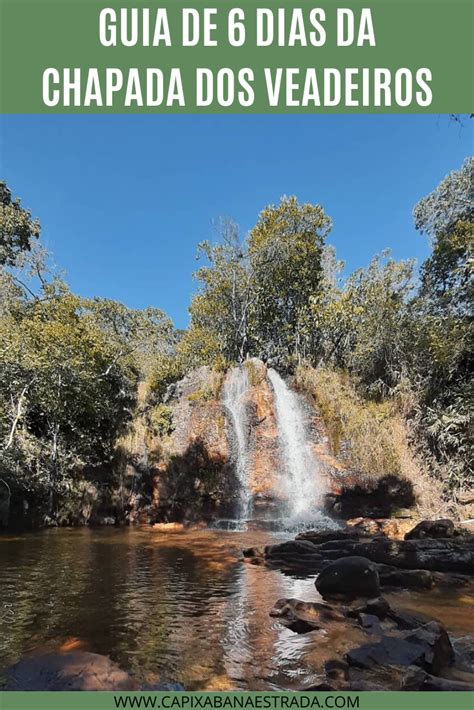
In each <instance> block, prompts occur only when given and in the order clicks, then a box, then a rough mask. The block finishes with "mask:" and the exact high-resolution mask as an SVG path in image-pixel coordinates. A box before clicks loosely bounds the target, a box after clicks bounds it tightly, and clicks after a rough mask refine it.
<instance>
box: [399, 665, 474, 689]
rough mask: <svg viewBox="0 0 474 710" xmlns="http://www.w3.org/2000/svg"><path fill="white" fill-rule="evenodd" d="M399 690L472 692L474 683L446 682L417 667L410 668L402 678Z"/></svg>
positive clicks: (445, 679)
mask: <svg viewBox="0 0 474 710" xmlns="http://www.w3.org/2000/svg"><path fill="white" fill-rule="evenodd" d="M400 689H401V690H410V691H415V690H427V691H440V690H441V691H443V690H444V691H464V692H466V691H472V690H474V683H464V682H462V681H459V680H448V679H447V678H438V677H436V676H434V675H430V673H427V672H426V671H424V670H423V669H422V668H419V667H418V666H410V667H409V668H408V669H407V672H406V673H405V675H404V676H403V678H402V682H401V687H400Z"/></svg>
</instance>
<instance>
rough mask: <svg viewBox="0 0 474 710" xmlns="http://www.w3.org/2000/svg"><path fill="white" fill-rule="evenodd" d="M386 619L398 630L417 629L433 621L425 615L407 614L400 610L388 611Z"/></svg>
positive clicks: (419, 613)
mask: <svg viewBox="0 0 474 710" xmlns="http://www.w3.org/2000/svg"><path fill="white" fill-rule="evenodd" d="M387 616H388V618H389V619H390V620H391V621H393V622H394V623H395V624H396V625H397V626H398V628H399V629H405V630H408V629H417V628H419V627H420V626H424V625H425V624H429V623H430V621H433V619H432V618H431V617H429V616H427V615H426V614H422V613H421V612H417V613H416V614H414V613H413V612H408V611H404V610H400V609H390V611H389V612H388V614H387Z"/></svg>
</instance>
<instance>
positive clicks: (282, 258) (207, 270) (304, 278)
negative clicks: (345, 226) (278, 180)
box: [179, 197, 331, 364]
mask: <svg viewBox="0 0 474 710" xmlns="http://www.w3.org/2000/svg"><path fill="white" fill-rule="evenodd" d="M330 228H331V221H330V219H329V218H328V217H327V216H326V215H325V213H324V211H323V209H322V208H321V207H320V206H319V205H316V206H314V205H310V204H303V205H301V204H299V202H298V201H297V199H296V198H295V197H284V198H282V200H281V202H280V204H279V205H277V206H274V205H271V206H269V207H267V208H266V209H265V210H263V212H262V213H261V214H260V216H259V219H258V222H257V224H256V226H255V227H254V229H253V230H252V231H251V232H250V234H249V235H248V238H247V239H246V240H245V241H244V242H243V243H242V242H241V240H240V239H239V235H238V229H237V227H236V225H235V224H234V223H233V222H231V221H229V220H226V221H224V222H223V223H222V224H221V237H222V239H221V241H220V242H219V243H218V244H217V245H214V246H213V245H211V244H209V243H208V242H204V243H202V244H201V245H200V248H199V256H201V257H204V258H205V259H206V265H205V266H203V267H201V268H200V269H199V270H198V271H197V273H196V274H195V276H196V278H197V280H198V282H199V284H200V288H199V292H198V293H197V295H196V296H195V297H194V298H193V301H192V303H191V308H190V314H191V325H190V329H189V331H188V333H187V334H186V335H185V336H184V338H183V340H182V342H181V344H180V348H179V349H180V350H181V352H182V353H183V356H184V357H185V359H186V357H190V358H191V362H192V363H193V364H196V363H197V362H200V363H206V364H209V363H212V362H214V361H215V360H216V358H218V357H220V358H221V359H223V360H224V361H228V362H242V361H243V360H244V359H245V358H246V357H247V356H252V355H257V356H259V357H264V358H266V359H269V358H272V359H274V360H275V359H276V360H278V361H280V362H281V363H282V364H285V363H286V362H287V361H289V360H291V359H292V358H300V357H301V356H302V355H303V353H304V347H305V345H304V344H305V342H306V339H307V337H308V334H307V332H306V330H305V328H306V327H307V322H306V321H307V315H308V313H309V310H310V300H311V297H312V296H313V295H314V294H315V293H316V292H317V291H318V289H319V288H320V287H321V283H322V266H321V258H322V254H323V245H324V239H325V237H326V235H327V234H328V233H329V230H330Z"/></svg>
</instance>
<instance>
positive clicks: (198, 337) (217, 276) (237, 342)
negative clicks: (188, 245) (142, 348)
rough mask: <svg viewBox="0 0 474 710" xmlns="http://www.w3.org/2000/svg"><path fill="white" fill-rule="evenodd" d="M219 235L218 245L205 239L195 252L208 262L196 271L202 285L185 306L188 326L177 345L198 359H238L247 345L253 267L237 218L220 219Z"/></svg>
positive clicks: (241, 359) (208, 360)
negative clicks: (187, 312)
mask: <svg viewBox="0 0 474 710" xmlns="http://www.w3.org/2000/svg"><path fill="white" fill-rule="evenodd" d="M219 236H220V242H219V243H218V244H216V245H211V244H210V243H209V242H207V241H205V242H202V243H201V244H200V245H199V247H198V257H199V258H202V257H204V258H205V259H206V261H207V263H206V265H204V266H202V267H201V268H200V269H199V270H198V271H197V272H196V274H195V278H196V279H197V281H198V282H199V284H200V287H199V291H198V293H197V294H196V296H194V298H193V300H192V303H191V307H190V309H189V312H190V314H191V324H190V329H189V332H188V334H186V335H185V337H184V338H183V341H182V343H181V345H180V350H181V352H182V353H183V355H185V354H187V355H190V356H192V355H193V351H194V353H195V355H199V358H200V359H201V361H202V362H210V361H211V360H214V359H215V358H216V357H218V356H221V357H223V358H224V359H226V360H228V361H229V362H232V361H233V362H242V361H243V360H244V359H245V357H246V355H247V354H248V353H249V351H250V348H251V344H250V335H249V311H250V304H251V299H252V296H253V281H252V272H251V268H250V266H249V260H248V255H247V251H246V245H245V244H242V242H241V240H240V237H239V230H238V226H237V225H236V224H235V222H233V221H232V220H230V219H223V220H221V221H220V223H219ZM191 344H192V345H191Z"/></svg>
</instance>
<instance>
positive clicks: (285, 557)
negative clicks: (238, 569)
mask: <svg viewBox="0 0 474 710" xmlns="http://www.w3.org/2000/svg"><path fill="white" fill-rule="evenodd" d="M243 554H244V557H245V558H246V559H249V558H253V559H258V560H259V561H262V562H263V561H265V562H266V563H267V564H268V565H269V566H270V567H277V568H279V569H284V570H288V571H290V572H291V571H293V572H298V573H301V574H315V573H316V572H318V571H319V570H320V569H321V567H322V565H323V559H322V557H321V555H320V554H319V553H318V548H317V547H316V545H314V544H313V543H312V542H309V540H289V541H288V542H282V543H280V544H278V545H267V547H265V548H258V547H257V548H255V547H251V548H248V549H246V550H244V551H243Z"/></svg>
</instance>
